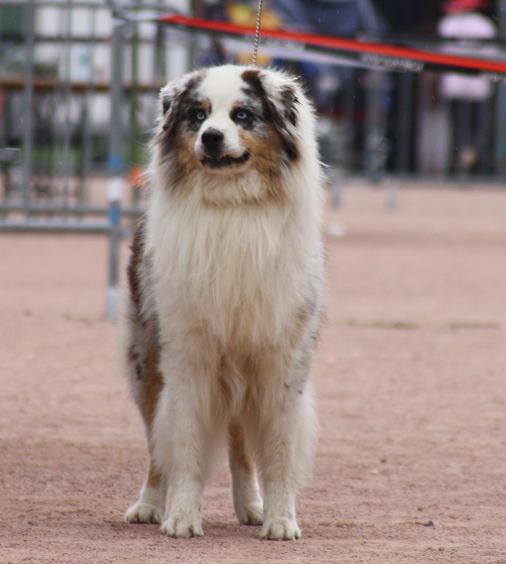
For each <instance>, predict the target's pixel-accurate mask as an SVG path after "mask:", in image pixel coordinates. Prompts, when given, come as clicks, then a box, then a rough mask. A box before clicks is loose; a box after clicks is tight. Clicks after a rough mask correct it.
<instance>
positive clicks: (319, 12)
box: [272, 0, 387, 112]
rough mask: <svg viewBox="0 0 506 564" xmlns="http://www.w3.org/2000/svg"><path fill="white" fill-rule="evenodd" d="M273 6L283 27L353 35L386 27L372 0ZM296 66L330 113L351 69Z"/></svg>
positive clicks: (303, 0) (281, 0) (290, 0)
mask: <svg viewBox="0 0 506 564" xmlns="http://www.w3.org/2000/svg"><path fill="white" fill-rule="evenodd" d="M272 9H273V10H274V11H275V12H276V13H277V14H278V16H279V18H280V20H281V22H282V24H283V26H285V27H287V28H290V29H295V30H298V31H302V32H308V33H317V34H322V35H336V36H348V37H353V36H355V35H356V34H357V33H360V32H366V31H369V32H375V33H381V32H384V31H386V29H387V26H386V24H385V22H384V21H383V19H382V18H381V17H380V15H379V14H378V12H377V11H376V9H375V8H374V5H373V4H372V2H371V0H272ZM299 66H300V71H301V72H302V74H303V75H304V77H305V79H306V81H307V82H308V84H309V85H310V87H311V90H312V93H313V96H314V97H315V100H316V103H317V105H318V107H319V108H320V109H321V110H323V111H330V112H331V111H332V110H333V109H334V101H335V98H336V92H337V91H338V90H340V89H342V88H343V85H344V83H345V82H346V81H347V80H348V79H349V78H350V76H351V72H350V69H349V68H346V67H338V66H330V65H315V64H312V63H301V64H300V65H299Z"/></svg>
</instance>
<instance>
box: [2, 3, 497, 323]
mask: <svg viewBox="0 0 506 564" xmlns="http://www.w3.org/2000/svg"><path fill="white" fill-rule="evenodd" d="M109 4H111V5H113V3H112V2H110V3H109ZM109 4H107V3H104V2H99V1H95V0H89V1H79V0H61V1H56V0H37V2H35V1H34V0H27V1H25V2H22V1H19V0H16V1H15V2H14V1H12V0H10V1H6V0H3V1H2V0H0V230H3V231H7V230H11V231H12V230H23V231H30V230H32V231H39V232H77V233H83V234H84V233H94V234H97V233H100V234H103V235H105V236H107V237H108V239H109V247H110V253H109V254H110V258H109V291H108V305H107V312H108V317H109V318H113V317H114V316H115V311H116V301H117V300H116V294H117V284H118V257H119V243H120V240H121V237H122V235H123V234H124V233H125V232H127V231H128V229H129V227H130V226H131V220H132V218H135V217H137V216H138V215H139V214H140V213H142V210H143V197H144V193H143V190H142V187H141V186H142V182H141V180H140V179H141V174H140V172H141V170H142V168H143V166H144V164H145V162H146V158H147V155H146V149H145V147H146V145H147V140H148V138H149V136H150V131H151V128H152V124H153V123H154V118H155V111H156V97H157V93H158V90H159V88H160V86H161V85H162V84H163V83H164V82H165V81H166V80H167V79H168V78H170V77H173V76H177V75H179V74H181V73H182V72H184V71H185V70H187V69H189V68H192V67H194V66H196V65H200V64H203V63H205V62H206V60H209V57H206V55H208V52H209V50H210V49H217V48H218V49H219V50H220V55H222V56H223V54H224V53H225V54H227V53H228V54H230V55H233V56H236V55H237V52H238V51H240V50H241V49H244V47H241V46H237V45H236V46H233V45H228V44H227V43H226V42H224V44H223V45H221V46H220V45H219V41H216V40H213V41H207V42H206V39H205V38H204V37H203V36H202V35H201V34H189V33H185V32H184V31H181V30H178V29H173V28H170V27H168V26H166V25H164V24H163V23H160V22H157V14H158V13H160V12H162V11H164V10H165V11H166V10H167V9H168V6H167V5H166V4H164V5H158V4H151V5H149V4H147V3H145V2H141V1H139V0H137V1H132V3H131V4H129V5H124V4H123V5H122V9H123V10H124V11H125V13H127V12H128V14H129V19H128V20H127V19H125V18H123V17H122V14H121V13H112V12H111V6H110V5H109ZM180 4H181V3H180ZM203 54H204V56H203ZM292 63H293V61H292ZM344 75H345V80H344V81H342V86H341V88H339V89H338V90H336V92H335V93H333V94H332V103H331V105H330V107H329V106H327V107H322V108H321V110H322V111H321V113H322V119H321V120H320V123H321V126H320V134H321V141H322V150H323V152H324V154H325V157H326V160H328V161H330V162H331V163H334V165H335V166H336V168H337V169H346V170H347V171H349V172H350V173H355V174H364V173H365V174H367V175H368V176H369V177H370V178H371V179H372V180H378V179H381V177H382V176H384V175H385V174H388V175H401V176H410V175H411V176H413V175H420V174H422V175H431V174H438V175H445V176H446V177H449V176H452V175H453V177H458V178H461V177H462V176H463V175H462V171H460V170H459V169H458V167H455V166H453V165H452V153H453V149H454V146H455V139H453V138H452V137H451V133H450V126H449V123H450V120H451V119H452V116H451V112H454V113H455V110H454V109H452V108H450V106H449V104H447V103H444V102H443V101H442V100H441V98H440V97H439V96H438V94H437V81H438V78H437V76H436V75H434V74H432V73H422V74H398V73H389V72H383V71H378V70H367V69H358V68H352V67H347V68H346V72H345V73H344ZM493 88H494V93H493V96H492V98H491V99H490V101H489V102H488V103H486V104H483V105H482V106H481V108H480V112H481V115H482V116H483V115H484V116H485V117H486V119H485V120H484V124H485V125H484V127H485V129H484V141H483V146H482V149H481V151H482V154H480V158H479V161H478V162H477V166H476V167H475V170H474V172H475V173H477V174H479V175H480V177H481V178H486V179H491V180H497V179H498V178H500V177H501V174H502V173H503V171H504V169H505V163H506V140H505V137H506V134H505V131H504V129H505V128H504V124H503V120H502V119H498V118H499V117H500V116H502V113H504V108H505V107H506V104H505V99H506V98H505V94H504V86H502V85H501V84H500V83H498V84H495V85H494V86H493ZM456 111H457V114H456V115H454V116H453V119H454V120H457V121H459V120H460V121H465V120H466V119H468V118H467V117H466V115H465V114H464V113H462V114H460V115H459V114H458V112H459V111H461V112H465V111H466V110H464V109H460V110H459V109H457V110H456ZM16 149H17V150H16ZM337 200H338V199H337V198H335V199H334V201H335V202H337Z"/></svg>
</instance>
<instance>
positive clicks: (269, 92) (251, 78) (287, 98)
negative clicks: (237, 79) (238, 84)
mask: <svg viewBox="0 0 506 564" xmlns="http://www.w3.org/2000/svg"><path fill="white" fill-rule="evenodd" d="M242 78H243V80H244V81H245V82H246V83H247V84H248V86H249V88H250V89H251V91H252V93H253V94H254V95H255V96H257V97H258V98H260V100H261V102H262V108H263V113H264V118H265V120H266V121H267V122H269V123H271V124H272V125H273V127H274V129H275V130H276V132H277V133H278V135H279V137H280V140H281V145H282V148H283V151H284V153H285V154H286V156H287V157H288V159H289V160H290V161H296V160H298V158H299V156H300V152H299V136H298V130H297V125H298V120H299V106H300V99H299V98H300V94H299V90H300V87H299V86H298V84H297V83H296V82H295V80H293V79H291V78H290V77H288V76H285V75H281V74H280V73H276V74H274V73H265V72H262V71H261V70H258V69H254V68H251V69H248V70H246V71H244V73H243V75H242Z"/></svg>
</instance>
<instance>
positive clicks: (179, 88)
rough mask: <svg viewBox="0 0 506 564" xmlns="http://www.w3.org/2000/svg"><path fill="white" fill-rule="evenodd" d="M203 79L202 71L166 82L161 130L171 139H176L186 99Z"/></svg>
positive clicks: (161, 92)
mask: <svg viewBox="0 0 506 564" xmlns="http://www.w3.org/2000/svg"><path fill="white" fill-rule="evenodd" d="M201 80H202V73H201V72H198V71H197V72H193V73H190V74H187V75H186V76H184V77H183V78H180V79H178V80H174V81H172V82H169V83H168V84H166V85H165V86H164V87H163V88H162V89H161V90H160V119H159V124H160V127H161V132H162V133H163V134H164V136H165V137H166V139H167V140H168V141H169V145H170V143H171V140H172V139H174V137H175V135H176V133H177V130H178V127H179V124H180V122H181V120H182V119H183V114H184V111H185V101H186V99H187V98H188V95H189V93H190V92H191V91H192V90H193V89H194V88H195V87H196V86H197V85H198V83H199V82H200V81H201Z"/></svg>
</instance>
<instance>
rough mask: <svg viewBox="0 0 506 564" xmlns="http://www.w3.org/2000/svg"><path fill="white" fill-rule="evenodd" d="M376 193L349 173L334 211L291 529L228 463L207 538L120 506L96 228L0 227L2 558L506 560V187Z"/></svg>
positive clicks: (101, 253) (134, 432) (138, 447)
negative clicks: (247, 496)
mask: <svg viewBox="0 0 506 564" xmlns="http://www.w3.org/2000/svg"><path fill="white" fill-rule="evenodd" d="M384 197H385V196H384V193H383V192H382V191H380V190H374V189H367V188H363V187H359V186H354V187H353V188H350V189H349V190H347V191H346V193H345V206H344V208H343V209H342V210H340V211H339V212H337V213H330V212H329V213H328V214H327V217H326V223H327V227H328V229H329V230H330V231H332V230H335V228H336V225H337V224H339V225H341V226H342V225H344V226H345V227H346V229H347V235H346V236H345V237H342V238H334V237H331V236H329V237H328V238H327V248H328V298H327V301H328V313H327V320H326V322H325V325H324V328H323V331H322V338H321V341H320V345H319V350H318V354H317V358H316V359H315V362H314V377H315V382H316V388H317V392H318V396H319V413H320V419H321V434H320V442H319V450H318V458H317V463H316V470H315V476H314V479H313V481H312V482H311V483H310V485H309V486H308V487H307V488H306V489H305V490H304V491H303V492H302V494H301V496H300V500H299V519H300V524H301V526H302V529H303V534H304V537H303V539H301V540H300V541H296V542H293V543H282V542H278V543H276V542H268V541H260V540H258V539H257V534H258V530H257V529H256V528H250V527H241V526H239V525H237V524H236V522H235V519H234V515H233V510H232V503H231V496H230V492H229V477H228V473H227V471H226V466H225V463H224V462H223V464H222V465H221V466H220V467H219V468H218V471H217V472H216V474H215V476H214V478H213V479H212V481H211V483H210V484H209V486H208V488H207V490H206V497H205V510H204V527H205V533H206V536H205V537H204V538H202V539H192V540H173V539H169V538H167V537H164V536H162V535H161V534H160V532H159V530H158V527H157V526H153V525H138V526H128V525H126V524H124V523H123V521H122V515H123V512H124V511H125V509H126V508H127V506H128V505H129V504H130V503H131V502H133V501H134V500H135V497H136V494H137V490H138V488H139V486H140V484H141V481H142V478H143V474H144V471H145V465H146V451H145V446H144V437H143V432H142V427H141V422H140V418H139V416H138V414H137V412H136V411H135V410H134V407H133V404H132V402H131V401H130V398H129V397H128V393H127V391H126V386H125V382H124V381H123V380H122V378H121V377H120V376H119V374H118V370H117V364H116V356H117V348H116V328H115V327H114V326H113V325H111V324H109V323H107V322H105V321H103V309H104V298H105V285H106V250H107V249H106V244H105V243H104V240H103V239H100V238H96V237H89V238H86V237H84V238H79V237H76V236H47V235H45V236H34V235H1V236H0V256H1V257H2V260H1V261H0V331H1V339H0V363H1V364H0V366H1V372H0V379H1V382H0V389H1V393H0V507H1V511H0V562H65V563H67V562H69V563H70V562H76V563H88V562H93V563H95V562H135V563H141V562H150V563H151V562H192V563H193V562H206V563H207V562H237V563H239V562H240V563H241V564H244V563H247V562H290V563H295V562H339V563H348V562H350V563H355V562H370V563H382V562H393V563H404V562H409V563H417V564H418V563H424V562H442V563H467V562H473V563H477V564H482V563H506V534H505V521H506V519H505V518H506V431H505V423H506V385H505V380H504V378H505V374H506V339H505V337H506V193H505V192H500V191H492V190H470V189H469V190H437V191H436V190H434V189H431V188H430V187H423V186H419V187H417V188H411V189H409V190H406V191H401V196H400V205H399V209H398V210H397V211H396V212H390V213H389V212H386V211H385V210H384ZM123 254H124V257H125V258H126V254H127V253H126V247H125V253H123Z"/></svg>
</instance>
